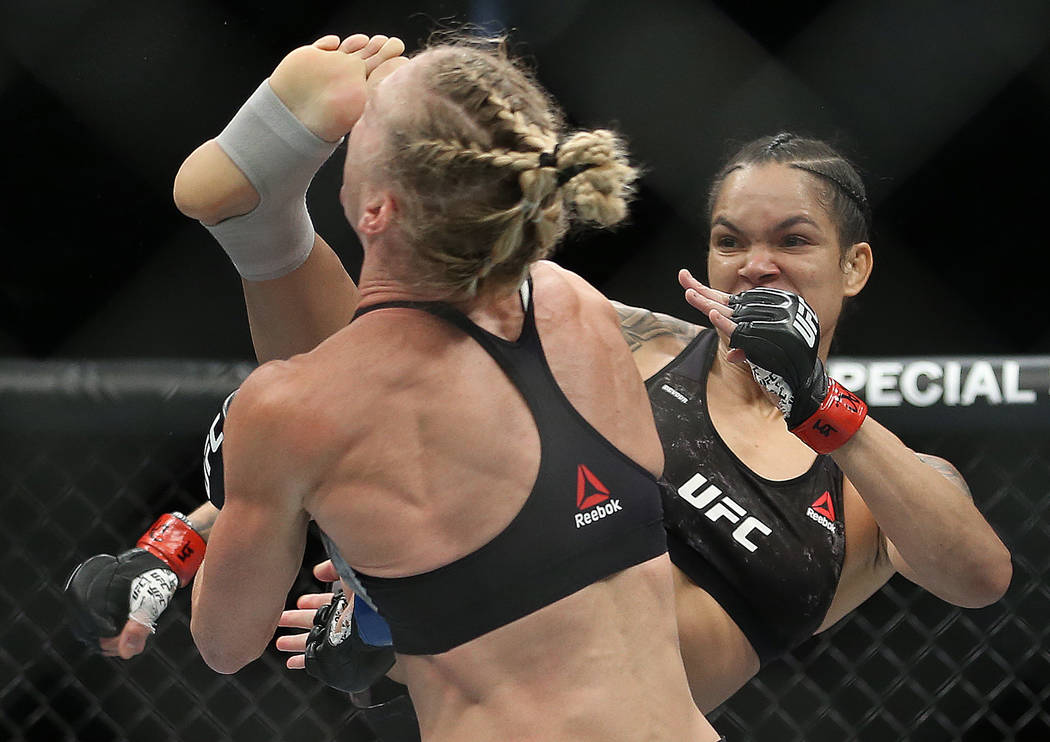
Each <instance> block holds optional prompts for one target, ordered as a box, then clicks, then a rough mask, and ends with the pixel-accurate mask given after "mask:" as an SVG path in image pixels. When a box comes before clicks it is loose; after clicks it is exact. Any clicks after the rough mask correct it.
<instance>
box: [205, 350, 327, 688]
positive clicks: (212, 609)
mask: <svg viewBox="0 0 1050 742" xmlns="http://www.w3.org/2000/svg"><path fill="white" fill-rule="evenodd" d="M265 368H266V367H264V369H265ZM264 369H260V370H262V371H263V373H262V374H260V377H259V378H256V379H253V378H252V377H249V381H248V382H246V383H245V384H244V386H242V388H241V392H240V393H239V394H238V395H237V397H236V399H235V400H234V402H233V403H232V405H231V407H230V414H229V418H228V419H227V422H226V426H225V430H224V440H223V454H224V456H223V458H224V465H225V481H226V502H225V504H224V506H223V509H222V510H221V511H219V513H218V515H217V516H216V519H215V524H214V526H213V528H212V532H211V536H210V539H209V541H208V551H207V554H206V555H205V558H204V563H203V564H202V565H201V569H200V571H199V572H198V574H197V579H196V580H195V582H194V588H193V616H192V620H191V628H192V631H193V636H194V639H195V640H196V642H197V646H198V648H199V649H200V650H201V655H202V656H203V657H204V659H205V661H206V662H208V664H209V665H211V666H212V667H213V668H215V669H216V670H219V671H220V672H233V671H235V670H237V669H239V668H240V667H241V666H243V665H244V664H247V663H248V662H250V661H251V660H253V659H255V658H256V657H258V656H259V654H261V653H262V651H263V649H265V647H266V645H267V643H268V642H269V640H270V638H271V636H272V635H273V631H274V629H275V628H276V626H277V620H278V618H279V617H280V614H281V611H282V610H283V608H284V604H285V598H286V596H287V594H288V590H289V589H291V586H292V583H293V582H294V580H295V578H296V575H297V574H298V571H299V566H300V564H301V562H302V555H303V550H304V547H305V543H306V525H307V522H308V515H307V514H306V512H305V511H304V510H303V507H302V490H301V489H300V487H301V485H302V473H301V471H300V468H301V467H299V466H298V464H299V462H298V461H297V460H296V457H295V455H294V450H289V448H290V447H289V446H287V445H286V444H285V440H286V438H287V436H288V431H289V429H291V430H294V427H295V426H294V424H288V421H287V420H286V419H285V416H287V414H288V409H287V405H286V403H285V400H284V399H282V394H283V391H282V388H281V387H282V386H283V383H282V381H281V380H280V379H279V378H275V377H277V376H279V373H278V374H275V373H273V371H272V370H264ZM256 373H258V372H256ZM254 376H255V374H253V377H254Z"/></svg>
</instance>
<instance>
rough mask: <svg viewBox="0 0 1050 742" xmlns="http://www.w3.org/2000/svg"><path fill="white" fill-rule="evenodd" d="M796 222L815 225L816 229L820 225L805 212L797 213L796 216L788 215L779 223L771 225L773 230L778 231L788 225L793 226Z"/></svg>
mask: <svg viewBox="0 0 1050 742" xmlns="http://www.w3.org/2000/svg"><path fill="white" fill-rule="evenodd" d="M796 224H809V225H810V226H812V227H816V228H817V229H820V225H819V224H817V223H816V222H815V221H813V220H812V219H810V218H809V217H808V216H806V215H805V214H798V215H796V216H791V217H788V218H787V219H785V220H784V221H782V222H780V224H778V225H777V226H775V227H773V231H774V232H779V231H781V230H782V229H787V228H788V227H793V226H795V225H796Z"/></svg>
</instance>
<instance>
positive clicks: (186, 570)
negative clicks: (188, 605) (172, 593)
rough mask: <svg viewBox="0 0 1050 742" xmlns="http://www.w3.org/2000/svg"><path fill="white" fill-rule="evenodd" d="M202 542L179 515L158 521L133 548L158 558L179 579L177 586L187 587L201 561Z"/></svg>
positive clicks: (199, 536) (202, 554) (158, 519)
mask: <svg viewBox="0 0 1050 742" xmlns="http://www.w3.org/2000/svg"><path fill="white" fill-rule="evenodd" d="M205 545H206V543H205V541H204V539H203V538H202V537H201V535H200V534H199V533H197V532H196V531H195V530H193V526H191V525H190V524H189V522H188V521H186V520H185V518H184V517H182V516H181V514H179V513H168V514H167V515H162V516H160V517H159V518H157V520H156V522H154V524H153V525H152V526H150V527H149V530H148V531H146V532H145V533H144V534H142V536H141V538H139V540H138V542H136V544H135V546H137V547H139V548H141V549H145V550H146V551H148V552H149V553H150V554H152V555H153V556H155V557H157V558H158V559H160V560H161V561H162V562H164V563H165V564H166V565H168V567H169V568H171V571H172V572H174V573H175V575H176V576H177V577H178V578H179V587H184V586H186V585H187V584H189V582H190V580H192V579H193V576H194V575H195V574H197V568H198V567H200V566H201V561H203V560H204V548H205Z"/></svg>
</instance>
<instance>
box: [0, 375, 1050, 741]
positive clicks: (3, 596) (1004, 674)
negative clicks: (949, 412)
mask: <svg viewBox="0 0 1050 742" xmlns="http://www.w3.org/2000/svg"><path fill="white" fill-rule="evenodd" d="M247 371H248V367H246V366H223V365H219V364H206V363H164V364H158V363H138V364H128V363H124V364H118V363H114V364H89V363H79V364H72V363H71V364H37V363H28V362H26V363H23V362H7V363H3V364H0V452H2V453H0V480H2V488H3V489H2V490H0V491H2V498H3V499H2V502H3V508H2V511H0V512H2V513H3V516H2V517H0V537H2V538H3V550H2V552H0V574H2V587H0V621H2V624H0V625H2V628H0V738H3V739H12V740H26V741H29V740H32V741H34V742H36V741H40V742H51V741H53V740H78V741H82V742H100V741H102V740H106V741H109V740H136V741H137V740H148V741H149V742H161V741H163V740H190V739H193V740H238V741H239V740H244V741H245V742H248V741H249V740H250V741H251V742H264V741H266V740H310V741H311V742H317V741H323V740H336V739H338V740H347V741H351V742H366V741H367V740H370V739H371V738H372V737H371V734H370V732H368V730H367V729H366V727H365V726H364V725H363V724H362V723H361V722H360V721H359V720H358V719H356V718H353V716H352V711H351V708H350V706H349V704H348V703H347V702H346V700H345V698H344V696H343V695H342V694H340V693H338V692H336V691H333V690H329V689H327V688H323V687H319V686H318V685H317V684H316V683H315V682H313V681H312V680H311V679H310V678H309V677H306V676H305V675H304V674H303V673H301V672H298V673H297V672H290V671H287V670H285V669H284V667H283V657H282V656H280V653H279V652H277V651H276V650H273V649H272V647H271V649H270V650H268V651H267V653H266V654H265V655H264V657H263V658H262V659H261V660H260V661H258V662H254V663H252V664H251V665H249V666H248V667H246V668H245V669H243V670H242V671H240V672H239V673H237V674H236V675H234V676H221V675H217V674H215V673H213V672H212V671H211V670H209V669H208V668H207V667H206V666H205V665H204V663H203V662H202V661H201V659H200V657H199V656H198V655H197V652H196V650H195V648H194V646H193V642H192V639H191V638H190V634H189V601H188V597H189V596H188V595H187V594H186V593H187V591H182V592H180V594H179V595H178V596H177V597H176V600H175V602H174V605H173V606H172V607H171V608H169V610H168V611H167V613H166V614H165V615H164V617H163V618H162V620H161V625H160V627H159V629H158V632H157V635H156V636H155V637H153V639H152V642H151V646H150V647H149V649H148V650H147V651H146V652H145V653H144V654H143V655H141V656H140V657H138V658H136V659H133V660H131V661H127V662H123V661H120V660H112V659H105V658H102V657H100V656H98V655H97V654H91V653H89V652H88V651H87V650H86V649H85V648H84V647H83V646H81V645H80V644H78V643H77V642H76V640H75V639H74V638H73V636H72V634H71V633H70V630H69V627H68V624H67V621H66V618H65V616H64V612H63V610H62V608H63V606H62V587H63V585H64V582H65V579H66V578H67V576H68V574H69V572H70V571H71V570H72V568H73V566H74V565H75V564H77V563H79V562H80V561H81V560H83V559H84V558H86V557H88V556H90V555H92V554H95V553H99V552H109V553H118V552H120V551H122V550H124V549H126V548H128V547H129V546H130V545H131V543H132V541H133V540H134V539H135V538H136V537H137V536H138V535H139V534H140V533H141V532H142V531H143V530H144V529H145V528H146V527H147V526H148V525H149V524H150V523H151V522H152V521H153V519H154V518H155V517H156V516H157V515H158V514H160V513H162V512H167V511H170V510H183V511H188V510H191V509H192V508H194V507H195V506H196V505H198V504H199V503H200V501H201V499H202V497H203V493H202V478H201V471H200V464H201V460H200V459H201V450H202V443H201V441H202V433H203V431H204V430H205V429H206V427H207V425H208V423H209V422H210V420H211V418H212V416H213V415H214V414H215V411H216V410H217V407H218V405H219V403H220V402H221V400H222V399H223V397H224V396H225V395H226V394H227V393H228V391H229V390H230V389H232V388H233V387H234V386H236V385H237V383H238V382H239V381H240V379H242V378H243V376H244V375H245V374H246V373H247ZM1044 391H1045V390H1044ZM897 413H898V414H897V416H896V417H897V418H900V419H899V420H898V419H895V420H894V424H893V425H892V426H891V427H893V428H894V429H895V430H897V431H898V432H899V433H900V434H901V435H902V437H904V438H905V440H906V442H907V443H909V445H911V446H912V447H914V448H916V449H917V450H924V451H929V452H931V453H936V454H938V455H941V456H944V457H945V458H948V459H949V460H951V461H953V462H954V463H955V464H956V465H957V466H958V467H959V468H960V470H961V471H962V472H963V474H964V475H965V476H966V478H967V480H968V481H969V483H970V484H971V487H972V489H973V491H974V493H975V496H976V498H977V501H978V505H979V506H980V508H981V510H982V511H983V512H984V513H985V514H986V515H987V516H988V518H989V519H990V520H991V522H992V524H993V525H994V526H995V527H996V529H997V530H998V532H999V533H1000V534H1001V535H1002V537H1003V539H1004V540H1005V541H1006V543H1007V545H1008V546H1009V547H1010V549H1011V551H1012V552H1013V555H1014V580H1013V584H1012V586H1011V588H1010V591H1009V592H1008V594H1007V596H1006V597H1005V598H1004V599H1003V600H1002V601H1000V602H999V603H997V604H995V605H994V606H991V607H989V608H986V609H983V610H979V611H964V610H960V609H957V608H954V607H952V606H950V605H948V604H946V603H943V602H941V601H939V600H937V599H936V598H934V597H932V596H930V595H928V594H926V593H924V592H923V591H922V590H920V589H918V588H916V587H914V586H913V585H911V584H910V583H908V582H906V581H904V580H902V579H901V578H895V579H894V580H893V581H892V582H891V583H890V584H889V585H888V586H887V587H886V588H884V589H883V590H882V591H881V592H880V593H879V594H877V595H876V596H875V597H873V598H872V599H871V600H869V601H868V602H867V603H866V604H865V605H864V606H862V608H861V609H860V610H858V611H857V612H856V613H855V614H854V615H852V616H851V617H849V618H848V619H846V620H844V621H842V622H841V623H840V624H839V625H837V626H835V627H833V628H832V629H831V630H829V631H828V632H826V634H825V635H823V636H821V637H819V638H817V639H814V640H812V641H811V642H810V643H808V644H807V645H805V646H803V647H802V648H800V649H799V650H798V651H797V652H795V653H794V654H793V655H792V656H791V657H789V658H788V660H787V661H786V662H778V663H775V664H773V665H771V666H770V667H768V668H767V669H766V670H764V671H763V672H762V673H761V675H760V676H759V677H758V678H757V679H756V680H755V681H753V682H752V683H751V684H750V685H748V686H747V687H746V688H744V689H743V690H741V691H740V692H739V693H738V694H737V695H736V696H735V697H734V698H733V699H732V700H731V701H730V702H729V703H727V704H726V705H725V706H724V707H723V708H721V709H719V710H718V711H717V712H715V713H714V714H713V715H712V717H711V719H712V721H713V722H714V723H715V725H716V726H717V727H718V728H719V730H720V731H722V732H723V734H725V735H726V736H727V737H728V739H730V740H731V741H732V742H738V741H740V740H755V741H757V742H763V741H767V740H768V741H769V742H774V741H775V742H786V741H790V740H807V742H813V741H815V740H829V741H830V740H836V741H838V740H902V739H907V740H919V741H920V742H936V741H939V740H968V741H973V742H979V741H980V742H983V741H984V740H989V741H991V740H994V741H996V742H998V741H1000V740H1047V739H1050V709H1048V703H1047V698H1048V696H1050V650H1048V648H1047V643H1046V639H1047V633H1048V629H1047V624H1048V620H1047V619H1048V618H1050V587H1048V585H1047V579H1046V578H1047V573H1048V571H1050V549H1048V548H1047V544H1048V534H1050V415H1044V416H1043V419H1044V420H1045V424H1044V425H1043V427H1042V428H1041V429H1040V426H1039V424H1038V420H1037V419H1036V418H1033V417H1032V416H1031V415H1030V416H1029V418H1030V420H1029V423H1028V424H1026V426H1025V428H1024V429H1023V430H1016V429H1011V427H1010V426H1009V425H1008V424H1007V425H1000V426H999V427H998V428H997V429H995V430H994V431H990V430H988V429H986V427H984V426H981V425H976V424H971V425H970V427H964V426H963V425H961V424H958V423H955V424H953V428H952V430H951V431H950V432H941V433H933V432H929V427H930V426H928V425H927V430H926V432H921V433H918V434H914V435H908V431H907V430H906V428H907V419H908V417H907V415H906V414H904V413H905V410H898V411H897ZM876 414H879V412H878V411H876ZM919 414H920V415H926V416H929V415H931V414H936V411H931V410H925V411H922V412H920V413H919ZM927 419H928V418H927ZM1006 419H1007V421H1008V420H1009V418H1008V417H1007V418H1006ZM1031 420H1036V423H1035V424H1032V423H1031ZM317 558H320V550H319V548H318V546H317V545H316V544H312V545H311V547H310V551H309V552H308V554H307V562H306V563H307V564H308V565H309V564H311V563H312V562H313V561H314V560H316V559H317ZM313 587H315V583H314V582H313V580H312V578H311V577H310V576H309V574H308V573H307V572H304V573H303V575H302V577H301V579H300V582H299V583H298V584H297V586H296V591H295V592H294V593H293V594H295V595H297V594H298V593H299V592H302V591H307V590H311V589H313Z"/></svg>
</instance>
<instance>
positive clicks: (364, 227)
mask: <svg viewBox="0 0 1050 742" xmlns="http://www.w3.org/2000/svg"><path fill="white" fill-rule="evenodd" d="M397 212H398V208H397V200H396V199H395V198H394V195H393V194H392V193H391V192H390V191H378V192H376V193H374V194H372V195H371V196H370V197H369V198H368V199H367V200H366V201H365V203H364V205H363V208H362V209H361V217H360V218H359V219H358V220H357V232H358V234H360V235H367V236H369V237H375V236H376V235H379V234H382V233H383V232H385V231H386V230H387V229H389V228H390V225H391V224H393V222H394V219H396V217H397Z"/></svg>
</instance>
